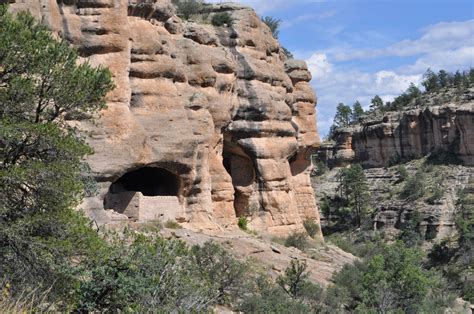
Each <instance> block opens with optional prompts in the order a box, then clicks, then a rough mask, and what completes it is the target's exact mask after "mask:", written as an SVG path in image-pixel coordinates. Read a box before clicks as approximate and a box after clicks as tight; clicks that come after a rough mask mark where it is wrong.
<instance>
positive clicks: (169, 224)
mask: <svg viewBox="0 0 474 314" xmlns="http://www.w3.org/2000/svg"><path fill="white" fill-rule="evenodd" d="M165 228H169V229H181V228H183V227H181V225H180V224H179V223H177V222H176V221H173V220H168V221H167V222H166V223H165Z"/></svg>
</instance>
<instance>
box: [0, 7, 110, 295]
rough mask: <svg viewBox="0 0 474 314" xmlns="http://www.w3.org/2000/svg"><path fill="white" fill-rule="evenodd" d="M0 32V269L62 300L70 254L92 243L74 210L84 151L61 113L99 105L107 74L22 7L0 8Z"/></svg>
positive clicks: (21, 284) (80, 113)
mask: <svg viewBox="0 0 474 314" xmlns="http://www.w3.org/2000/svg"><path fill="white" fill-rule="evenodd" d="M0 29H1V32H0V273H2V277H3V278H4V280H6V281H8V282H9V283H10V284H11V285H12V287H13V288H12V292H13V294H14V295H15V294H21V293H22V290H26V291H36V292H38V293H40V292H41V291H44V290H45V289H47V288H51V293H50V294H51V297H53V298H54V297H57V298H63V297H64V298H66V297H69V296H66V295H65V294H66V291H67V290H68V289H69V288H68V285H71V280H73V278H74V276H73V275H72V273H70V267H68V265H70V259H71V258H72V256H78V255H79V256H80V255H81V254H85V251H87V250H90V249H91V248H93V246H94V243H98V242H100V239H98V237H97V234H96V233H95V232H94V231H92V229H91V228H89V227H88V223H87V220H86V219H85V218H84V217H81V215H80V214H79V213H78V212H76V211H75V210H74V208H75V207H76V206H77V205H78V204H79V202H80V200H81V197H82V195H83V191H84V190H83V182H82V174H81V171H82V170H83V169H84V167H83V162H82V159H83V157H84V156H85V155H87V154H90V153H92V150H91V148H90V147H89V146H88V145H87V144H86V143H85V141H84V139H83V138H82V136H81V135H80V134H79V133H78V132H77V130H76V129H75V128H73V127H70V126H69V125H68V123H67V121H66V120H68V119H89V118H91V116H92V115H93V114H94V113H96V112H97V111H98V110H100V109H102V108H104V107H105V102H104V96H105V94H106V93H107V92H108V91H109V90H110V89H111V88H112V86H113V84H112V81H111V75H110V73H109V71H108V70H104V69H100V68H98V69H97V68H92V67H91V66H89V64H88V63H82V64H80V65H79V64H77V61H78V60H77V59H78V56H77V54H76V52H75V51H74V50H73V49H71V48H69V45H68V44H67V43H66V42H64V41H56V40H54V39H53V37H52V36H51V35H50V33H49V32H48V31H47V29H46V28H45V27H44V26H42V25H40V24H38V23H36V22H35V21H34V19H33V17H32V16H31V15H30V14H28V13H24V12H21V13H19V14H18V15H16V16H15V17H14V16H12V15H11V14H9V13H8V12H7V7H6V6H0ZM29 289H30V290H29ZM56 294H59V295H56ZM60 294H62V295H60Z"/></svg>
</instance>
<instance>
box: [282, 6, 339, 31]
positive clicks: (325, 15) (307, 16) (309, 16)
mask: <svg viewBox="0 0 474 314" xmlns="http://www.w3.org/2000/svg"><path fill="white" fill-rule="evenodd" d="M335 14H336V11H334V10H331V11H325V12H321V13H317V14H302V15H300V16H297V17H295V18H292V19H290V20H285V21H283V22H282V24H281V27H280V28H281V29H285V28H290V27H292V26H295V25H298V24H300V23H302V22H308V21H315V20H323V19H328V18H331V17H333V16H334V15H335Z"/></svg>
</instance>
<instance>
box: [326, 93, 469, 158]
mask: <svg viewBox="0 0 474 314" xmlns="http://www.w3.org/2000/svg"><path fill="white" fill-rule="evenodd" d="M420 102H421V103H423V104H424V105H423V106H415V107H411V108H408V109H407V110H404V111H401V112H387V113H384V114H379V115H377V116H375V117H373V116H371V117H368V118H366V119H362V121H361V122H360V123H357V124H354V125H351V126H348V127H343V128H339V129H337V130H336V134H335V142H333V143H325V144H323V145H322V146H321V150H320V152H319V156H320V158H321V159H323V160H325V161H327V163H328V164H329V165H330V166H331V167H333V166H342V165H345V164H349V163H354V162H359V163H362V165H363V166H364V167H386V166H388V165H390V164H394V163H397V162H399V161H400V160H410V159H414V158H420V157H423V156H426V155H427V154H429V153H431V152H436V151H440V150H442V151H447V152H449V153H452V154H454V155H455V156H457V157H458V158H459V159H460V160H462V161H463V163H464V164H465V165H467V166H473V165H474V136H473V134H474V87H473V86H471V87H470V88H469V89H467V90H466V91H465V92H464V93H463V94H462V95H459V94H458V93H457V92H456V91H454V90H452V89H451V90H449V89H448V90H446V91H444V92H439V93H437V94H434V95H432V94H427V95H424V96H423V97H422V99H421V100H420Z"/></svg>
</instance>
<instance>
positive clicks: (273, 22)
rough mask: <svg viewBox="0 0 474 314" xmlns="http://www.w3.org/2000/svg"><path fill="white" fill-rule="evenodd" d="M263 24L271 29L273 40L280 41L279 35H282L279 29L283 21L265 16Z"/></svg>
mask: <svg viewBox="0 0 474 314" xmlns="http://www.w3.org/2000/svg"><path fill="white" fill-rule="evenodd" d="M262 22H263V23H265V24H267V26H268V28H270V31H271V32H272V35H273V38H275V39H278V35H279V34H280V30H279V28H280V25H281V22H282V20H280V19H278V18H275V17H272V16H264V17H262Z"/></svg>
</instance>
